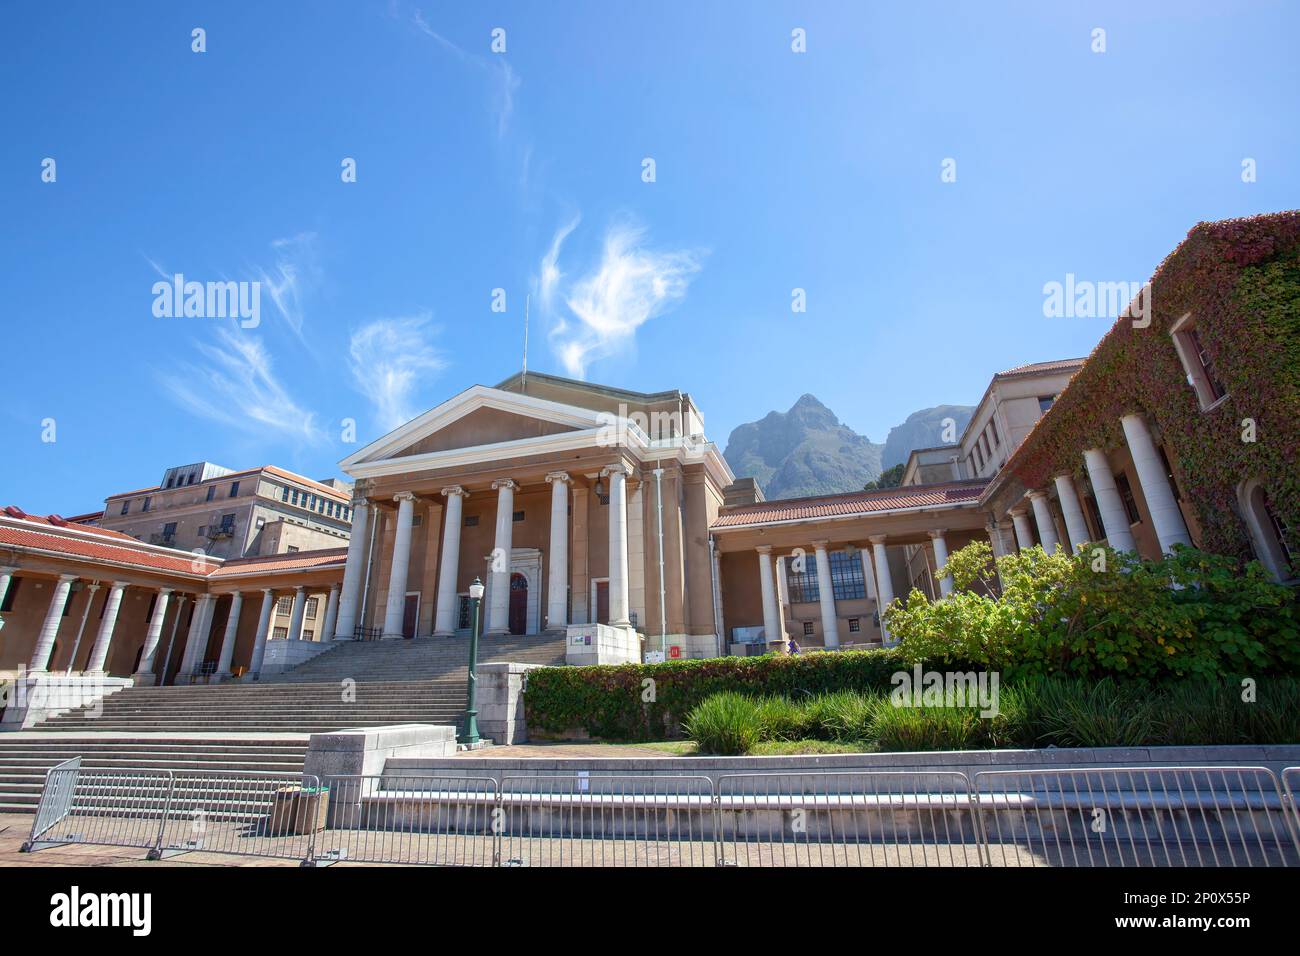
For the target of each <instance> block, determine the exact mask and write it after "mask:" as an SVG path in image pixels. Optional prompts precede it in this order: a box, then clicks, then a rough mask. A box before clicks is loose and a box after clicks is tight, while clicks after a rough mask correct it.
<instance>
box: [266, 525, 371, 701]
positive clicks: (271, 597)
mask: <svg viewBox="0 0 1300 956" xmlns="http://www.w3.org/2000/svg"><path fill="white" fill-rule="evenodd" d="M353 514H354V515H355V512H353ZM274 608H275V592H274V591H272V590H271V589H270V588H262V610H261V613H259V614H258V616H257V634H256V635H255V636H254V638H253V657H252V659H251V660H250V661H249V663H248V673H249V674H251V675H252V677H253V679H254V680H256V679H257V675H258V674H260V673H261V672H262V658H263V657H265V656H266V637H267V635H268V634H269V633H270V632H271V611H272V610H274Z"/></svg>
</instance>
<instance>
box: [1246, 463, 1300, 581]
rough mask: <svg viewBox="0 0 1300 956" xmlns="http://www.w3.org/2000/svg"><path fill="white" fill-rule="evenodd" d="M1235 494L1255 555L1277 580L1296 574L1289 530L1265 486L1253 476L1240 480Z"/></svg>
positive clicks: (1294, 556) (1283, 579)
mask: <svg viewBox="0 0 1300 956" xmlns="http://www.w3.org/2000/svg"><path fill="white" fill-rule="evenodd" d="M1238 496H1239V499H1240V503H1241V510H1242V514H1243V516H1244V517H1245V519H1246V528H1247V530H1248V531H1249V532H1250V541H1251V544H1252V545H1253V546H1254V549H1255V556H1256V557H1258V558H1259V560H1260V561H1261V562H1263V564H1264V566H1265V567H1266V568H1268V569H1269V571H1270V572H1272V574H1273V576H1274V577H1275V578H1277V579H1278V580H1279V581H1285V580H1287V579H1289V578H1291V577H1293V576H1295V574H1296V570H1297V568H1296V555H1295V552H1294V551H1293V550H1292V547H1291V541H1292V538H1291V529H1290V528H1288V527H1287V525H1286V522H1284V521H1283V520H1282V517H1281V516H1280V515H1279V514H1278V513H1277V508H1276V507H1274V504H1273V499H1272V498H1271V497H1270V495H1269V494H1268V493H1267V491H1266V490H1265V489H1264V486H1263V485H1262V484H1260V482H1259V481H1258V480H1255V479H1251V480H1250V481H1246V482H1243V483H1242V486H1241V489H1240V490H1239V492H1238Z"/></svg>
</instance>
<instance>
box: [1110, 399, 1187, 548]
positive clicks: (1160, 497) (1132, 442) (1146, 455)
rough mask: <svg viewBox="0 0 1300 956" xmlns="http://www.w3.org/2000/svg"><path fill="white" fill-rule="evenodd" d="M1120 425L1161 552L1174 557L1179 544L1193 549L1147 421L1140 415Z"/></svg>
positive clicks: (1129, 416)
mask: <svg viewBox="0 0 1300 956" xmlns="http://www.w3.org/2000/svg"><path fill="white" fill-rule="evenodd" d="M1120 424H1121V425H1123V426H1124V438H1125V440H1126V441H1127V442H1128V450H1129V453H1130V454H1132V456H1133V468H1134V469H1135V470H1136V471H1137V476H1138V481H1139V482H1140V483H1141V485H1142V496H1143V497H1144V498H1146V502H1147V511H1149V512H1150V513H1151V523H1152V524H1153V525H1155V531H1156V539H1157V540H1158V541H1159V542H1160V550H1161V551H1163V552H1164V553H1165V554H1172V553H1173V550H1174V545H1176V544H1185V545H1187V546H1188V547H1191V544H1192V536H1191V535H1190V534H1188V533H1187V524H1186V522H1184V521H1183V513H1182V511H1180V510H1179V508H1178V499H1177V498H1175V497H1174V489H1173V488H1172V487H1170V484H1169V475H1168V474H1167V473H1166V472H1165V465H1164V462H1163V461H1161V460H1160V452H1159V451H1157V450H1156V443H1155V440H1154V439H1153V438H1152V437H1151V429H1149V428H1148V427H1147V423H1146V419H1145V418H1143V417H1142V416H1141V415H1125V416H1124V417H1123V418H1121V419H1120Z"/></svg>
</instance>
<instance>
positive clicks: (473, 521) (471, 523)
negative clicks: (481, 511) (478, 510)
mask: <svg viewBox="0 0 1300 956" xmlns="http://www.w3.org/2000/svg"><path fill="white" fill-rule="evenodd" d="M465 527H467V528H477V527H478V515H466V516H465Z"/></svg>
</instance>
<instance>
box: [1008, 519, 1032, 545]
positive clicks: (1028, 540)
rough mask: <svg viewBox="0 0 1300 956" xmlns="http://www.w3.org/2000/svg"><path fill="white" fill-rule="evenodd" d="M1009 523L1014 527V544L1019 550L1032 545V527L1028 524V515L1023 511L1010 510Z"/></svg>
mask: <svg viewBox="0 0 1300 956" xmlns="http://www.w3.org/2000/svg"><path fill="white" fill-rule="evenodd" d="M1011 524H1012V526H1013V527H1014V528H1015V529H1016V545H1017V546H1018V547H1019V548H1020V550H1021V551H1024V550H1025V549H1027V548H1032V547H1033V546H1034V529H1033V528H1031V527H1030V526H1029V515H1027V514H1026V513H1025V512H1023V511H1013V512H1011Z"/></svg>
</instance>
